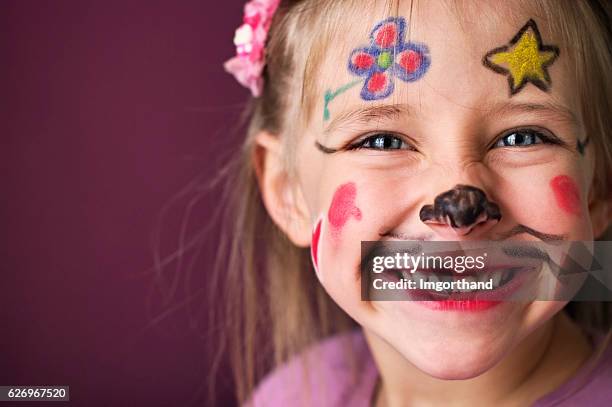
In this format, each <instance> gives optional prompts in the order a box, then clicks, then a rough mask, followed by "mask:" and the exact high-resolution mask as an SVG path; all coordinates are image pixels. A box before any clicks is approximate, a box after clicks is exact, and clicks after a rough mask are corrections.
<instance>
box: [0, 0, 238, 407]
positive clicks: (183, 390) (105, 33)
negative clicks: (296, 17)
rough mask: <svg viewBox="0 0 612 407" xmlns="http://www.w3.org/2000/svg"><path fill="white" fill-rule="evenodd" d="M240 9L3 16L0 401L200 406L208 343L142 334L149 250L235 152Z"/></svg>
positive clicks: (195, 2)
mask: <svg viewBox="0 0 612 407" xmlns="http://www.w3.org/2000/svg"><path fill="white" fill-rule="evenodd" d="M242 5H243V2H242V1H241V0H230V1H223V2H212V1H208V0H206V1H204V0H181V1H170V0H166V1H154V0H146V1H125V0H122V1H83V0H71V1H67V0H62V1H60V0H55V1H49V2H46V1H25V0H15V1H7V0H4V1H2V3H1V4H0V29H1V30H2V33H1V34H0V51H1V53H0V55H1V59H0V78H1V81H2V82H1V84H2V86H1V87H0V95H1V96H0V103H1V106H0V107H1V109H0V123H1V127H0V129H1V132H2V144H1V148H0V154H1V160H0V166H1V167H0V174H2V175H1V177H2V199H1V205H2V206H1V212H0V213H1V214H2V231H3V233H2V241H1V242H0V243H1V244H2V246H1V248H0V253H3V254H4V255H3V258H4V260H3V263H2V266H1V267H2V268H1V280H0V281H1V283H0V385H69V386H70V388H71V399H72V401H71V402H70V403H69V404H70V405H79V406H81V405H83V406H85V405H87V406H97V405H147V406H171V405H172V406H178V405H186V404H187V402H188V400H191V399H194V400H195V401H196V402H197V403H199V405H203V404H204V400H205V399H204V398H203V396H200V395H199V394H200V393H198V389H199V388H200V387H201V386H200V385H201V384H202V383H205V381H206V379H207V376H208V353H207V352H206V351H207V350H208V349H210V348H211V347H214V343H213V344H211V343H210V342H207V341H206V340H205V339H204V338H202V337H201V336H200V335H198V334H197V333H195V330H194V332H191V331H190V330H189V329H188V326H187V323H186V322H185V320H186V318H185V313H184V312H183V311H179V312H176V313H173V314H170V315H169V316H168V317H167V318H165V319H164V321H163V323H157V324H155V327H154V329H151V323H150V316H149V315H148V313H147V308H146V303H147V295H148V294H149V290H150V285H151V284H150V283H151V274H150V272H147V271H148V270H149V268H150V267H151V266H152V254H151V247H150V239H151V232H152V230H153V228H154V226H155V221H156V217H157V216H158V215H159V213H160V211H161V209H162V207H163V206H164V205H165V204H166V203H167V202H168V201H169V200H170V199H171V198H172V197H173V196H174V195H176V194H177V193H178V192H179V190H181V189H182V188H183V187H184V186H185V185H186V184H187V183H188V182H190V181H191V180H192V179H194V178H195V177H196V176H198V175H201V174H205V175H206V174H213V172H214V170H215V168H218V165H219V162H220V160H219V156H220V155H221V153H222V154H227V153H228V152H230V151H232V150H235V149H237V148H238V145H237V144H236V139H235V138H233V139H232V137H230V136H229V133H228V131H229V130H231V128H232V126H234V123H235V121H236V118H237V117H238V116H239V114H240V111H241V108H242V106H243V104H244V102H245V100H246V96H247V91H246V90H244V89H243V88H241V87H240V86H239V85H237V84H236V83H235V82H234V81H233V79H232V78H231V77H230V76H229V75H227V74H226V73H224V72H223V69H222V62H223V61H224V60H226V59H228V58H229V57H231V56H232V54H233V45H232V37H233V32H234V30H235V28H236V27H237V26H238V25H239V24H240V22H241V15H242ZM200 205H201V212H199V213H204V214H206V213H210V212H211V211H212V210H213V209H214V208H215V200H214V199H211V198H210V197H208V198H206V199H204V200H202V201H201V202H200ZM183 206H184V205H183ZM183 212H184V211H182V210H181V205H178V208H177V209H176V210H174V211H171V213H170V214H169V215H168V217H167V218H166V219H167V221H168V223H169V224H170V225H172V224H176V223H177V222H179V221H180V220H181V219H182V216H183ZM197 218H198V219H199V222H197V223H199V224H205V222H201V221H202V220H204V221H205V220H206V219H201V217H197ZM204 218H205V216H204ZM175 229H176V228H174V227H172V226H171V227H170V228H169V236H170V237H169V238H168V239H167V240H168V241H169V242H170V243H169V244H168V247H169V248H170V249H172V247H175V242H174V240H175V238H176V235H177V233H176V231H175ZM215 231H216V230H215V229H214V228H213V229H211V231H210V236H214V234H215ZM173 239H174V240H173ZM173 245H174V246H173ZM214 247H215V245H214V239H212V241H210V242H209V243H208V244H207V246H206V247H205V249H204V252H203V256H202V258H203V259H204V263H206V260H210V255H211V253H212V252H214ZM183 295H184V293H183V291H179V292H177V295H176V296H175V298H177V299H179V300H180V298H181V296H183ZM209 353H210V352H209ZM221 376H225V375H221ZM221 379H223V377H221ZM221 392H222V394H221V396H220V399H219V400H218V403H219V404H221V402H222V401H223V404H228V403H229V400H231V399H230V398H229V397H230V396H229V389H228V388H224V389H222V391H221ZM46 404H47V403H38V404H36V405H46ZM63 404H64V403H52V404H51V405H63ZM0 405H2V403H0ZM20 405H23V406H25V405H26V404H25V403H23V404H20Z"/></svg>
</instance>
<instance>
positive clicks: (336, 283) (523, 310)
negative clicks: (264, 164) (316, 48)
mask: <svg viewBox="0 0 612 407" xmlns="http://www.w3.org/2000/svg"><path fill="white" fill-rule="evenodd" d="M383 3H384V2H379V5H380V7H379V8H373V9H370V10H368V12H367V14H363V13H366V11H364V10H360V11H359V12H360V13H362V14H363V15H362V16H361V17H360V22H359V24H353V23H352V22H349V21H346V22H343V23H342V24H340V25H339V26H338V27H337V29H338V30H340V31H341V32H342V35H340V36H332V37H333V38H342V39H343V42H342V43H333V44H331V45H330V46H329V47H328V48H327V49H326V51H325V55H324V57H323V59H322V61H321V66H320V74H319V77H320V78H322V80H321V83H320V88H319V93H318V94H317V99H316V100H317V106H316V108H315V113H314V117H313V118H312V119H311V124H310V126H309V128H308V129H307V130H306V131H305V134H306V135H305V136H304V137H303V138H302V139H301V140H300V144H299V146H298V156H299V168H298V171H299V175H300V178H301V184H302V186H303V189H304V191H305V196H306V199H307V201H308V205H309V206H310V209H311V211H312V213H313V214H314V218H313V230H314V234H313V260H314V261H315V264H316V266H317V270H318V271H317V272H318V274H319V276H320V278H321V281H322V283H323V285H324V287H325V289H326V290H327V291H328V292H329V294H330V295H331V296H332V297H333V299H334V300H335V301H336V302H337V303H338V304H339V305H340V306H341V307H342V308H343V309H344V310H345V311H346V312H347V313H348V314H350V315H351V316H352V317H353V318H354V319H355V320H357V321H358V322H359V323H360V324H361V325H362V326H363V327H364V329H365V330H366V332H368V333H369V334H370V335H372V336H375V337H378V338H382V339H384V342H385V343H386V344H387V345H385V346H388V347H389V348H390V349H392V351H393V352H396V353H397V354H398V355H401V356H402V357H404V358H405V359H406V360H407V361H408V362H410V363H412V364H413V365H415V366H417V367H418V368H420V369H422V370H423V371H425V372H427V373H429V374H432V375H434V376H436V377H442V378H468V377H474V376H476V375H477V374H479V373H482V372H483V371H485V370H487V369H489V368H490V367H492V366H493V365H495V364H496V363H497V362H499V361H500V360H501V358H502V357H503V356H504V354H505V353H506V352H507V351H508V350H509V349H511V348H513V347H514V346H516V345H517V344H518V343H519V342H520V341H521V340H523V339H524V338H525V337H526V336H527V335H528V334H529V333H530V332H532V331H533V330H535V329H536V328H537V327H538V326H540V325H541V324H543V323H544V322H545V321H546V320H548V319H549V318H550V317H551V316H552V315H553V314H554V313H556V312H557V311H558V310H559V309H560V308H561V307H562V306H563V305H564V303H561V302H539V301H535V302H530V303H516V302H514V303H501V304H500V305H497V306H494V307H480V308H477V309H476V308H474V309H470V308H469V307H464V309H463V310H459V309H453V308H450V309H449V308H444V307H443V308H438V309H433V308H431V307H424V306H422V305H421V304H419V303H416V302H410V301H405V302H366V301H361V298H360V289H361V287H360V275H359V264H360V242H361V241H376V240H432V241H434V240H504V239H514V240H558V239H567V240H592V238H593V236H592V228H591V224H590V221H589V214H588V206H587V200H586V198H587V196H588V191H589V185H590V183H591V180H592V176H593V173H592V172H593V169H592V168H593V163H592V153H591V152H589V150H588V149H585V146H586V142H587V141H586V140H587V138H586V137H585V135H584V130H583V126H582V124H581V121H580V116H579V111H580V109H579V108H578V106H577V105H576V103H577V102H576V101H577V97H576V96H575V95H576V88H575V85H574V84H573V83H572V82H571V81H570V80H569V77H570V75H569V68H568V66H569V63H571V61H568V60H567V58H564V48H563V44H559V43H558V42H557V39H556V37H555V35H554V34H553V33H552V32H551V31H550V30H549V29H548V27H549V26H550V24H549V23H547V22H546V21H543V20H538V19H535V20H531V17H532V16H531V15H529V14H528V12H527V11H526V10H525V13H524V14H523V15H522V16H520V17H517V18H516V19H513V18H508V16H516V15H517V12H516V10H511V9H510V8H512V7H514V5H513V4H512V2H504V3H503V5H500V3H496V5H495V7H496V9H487V8H488V7H492V6H490V5H488V3H487V2H477V3H478V4H474V7H477V8H478V9H479V10H480V12H478V13H469V12H468V13H464V15H463V16H460V15H459V14H456V13H455V12H453V11H451V10H449V9H448V8H447V7H445V6H443V5H442V4H438V2H434V1H431V2H419V3H418V5H417V6H416V7H415V8H414V10H412V13H411V10H410V9H409V6H407V5H405V3H402V5H401V6H400V9H399V16H398V17H394V18H385V17H384V16H385V15H386V13H385V10H384V7H383ZM504 7H508V9H503V8H504ZM481 9H487V10H484V11H483V10H481ZM518 14H520V13H518ZM470 15H471V16H475V15H483V16H487V19H486V20H481V19H479V18H477V17H470V18H467V17H466V16H470ZM408 16H411V17H410V19H408ZM461 18H463V20H462V21H461V20H460V19H461ZM483 61H484V62H485V63H483Z"/></svg>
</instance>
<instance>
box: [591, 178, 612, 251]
mask: <svg viewBox="0 0 612 407" xmlns="http://www.w3.org/2000/svg"><path fill="white" fill-rule="evenodd" d="M589 215H590V217H591V225H593V236H594V237H595V239H598V238H601V237H602V235H603V234H604V233H605V232H606V230H607V229H608V227H609V226H610V223H612V196H608V197H606V198H603V199H602V198H599V199H597V198H593V189H591V196H590V197H589Z"/></svg>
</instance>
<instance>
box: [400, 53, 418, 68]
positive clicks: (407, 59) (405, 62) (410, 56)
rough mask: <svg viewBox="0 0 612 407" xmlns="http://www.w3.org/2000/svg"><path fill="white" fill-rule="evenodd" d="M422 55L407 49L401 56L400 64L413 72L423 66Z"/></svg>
mask: <svg viewBox="0 0 612 407" xmlns="http://www.w3.org/2000/svg"><path fill="white" fill-rule="evenodd" d="M421 59H422V58H421V55H420V54H419V53H417V52H414V51H407V52H404V53H403V54H402V56H401V57H400V61H399V65H400V66H401V67H402V68H404V69H405V70H406V71H407V72H409V73H413V72H415V71H416V70H418V69H419V67H420V66H421Z"/></svg>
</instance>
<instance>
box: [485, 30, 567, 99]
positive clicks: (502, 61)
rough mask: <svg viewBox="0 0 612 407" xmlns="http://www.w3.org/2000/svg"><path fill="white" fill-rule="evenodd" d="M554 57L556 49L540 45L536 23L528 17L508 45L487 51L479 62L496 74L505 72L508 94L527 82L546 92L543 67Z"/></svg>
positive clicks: (548, 80) (556, 54) (515, 91)
mask: <svg viewBox="0 0 612 407" xmlns="http://www.w3.org/2000/svg"><path fill="white" fill-rule="evenodd" d="M558 56H559V48H557V47H555V46H552V45H542V37H541V36H540V31H539V30H538V26H537V24H536V23H535V21H533V20H529V21H528V22H527V24H525V25H524V26H523V28H521V29H520V31H519V32H518V33H517V34H516V35H515V36H514V38H512V40H510V43H509V45H506V46H503V47H500V48H495V49H494V50H491V51H489V52H488V53H487V55H485V56H484V58H483V63H484V65H485V66H486V67H487V68H490V69H492V70H493V71H495V72H497V73H500V74H503V75H508V83H509V84H510V95H514V94H515V93H517V92H519V91H520V90H521V89H523V87H524V86H525V85H526V84H527V83H528V82H531V83H533V84H534V85H535V86H537V87H538V88H540V89H542V90H543V91H548V89H549V87H550V84H551V81H550V76H549V75H548V70H547V68H548V66H550V65H551V64H552V63H553V62H554V61H555V59H557V57H558Z"/></svg>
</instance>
